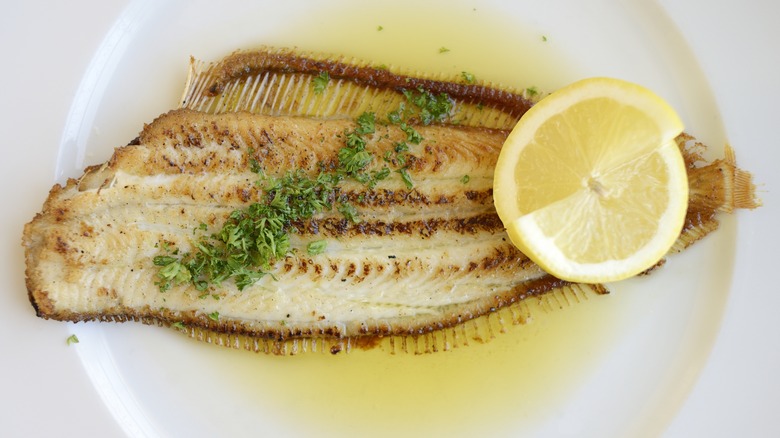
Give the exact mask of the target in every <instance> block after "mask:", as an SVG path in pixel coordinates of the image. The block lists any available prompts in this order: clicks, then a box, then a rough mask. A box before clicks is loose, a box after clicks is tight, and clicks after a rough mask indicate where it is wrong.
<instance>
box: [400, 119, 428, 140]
mask: <svg viewBox="0 0 780 438" xmlns="http://www.w3.org/2000/svg"><path fill="white" fill-rule="evenodd" d="M401 131H403V132H405V133H406V141H408V142H409V143H411V144H420V142H422V140H423V137H422V135H420V133H419V132H417V130H416V129H414V128H413V127H412V126H410V125H407V124H406V123H402V124H401Z"/></svg>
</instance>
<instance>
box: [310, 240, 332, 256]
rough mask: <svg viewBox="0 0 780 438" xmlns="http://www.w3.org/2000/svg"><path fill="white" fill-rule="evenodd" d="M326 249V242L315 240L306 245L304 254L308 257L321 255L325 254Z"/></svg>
mask: <svg viewBox="0 0 780 438" xmlns="http://www.w3.org/2000/svg"><path fill="white" fill-rule="evenodd" d="M327 247H328V241H327V240H315V241H314V242H309V244H308V245H306V252H308V253H309V255H317V254H322V253H323V252H325V248H327Z"/></svg>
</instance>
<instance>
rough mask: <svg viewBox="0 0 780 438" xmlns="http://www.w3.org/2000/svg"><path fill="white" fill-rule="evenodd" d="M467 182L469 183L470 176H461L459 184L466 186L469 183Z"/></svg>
mask: <svg viewBox="0 0 780 438" xmlns="http://www.w3.org/2000/svg"><path fill="white" fill-rule="evenodd" d="M469 181H471V177H470V176H468V175H463V176H462V177H461V178H460V182H461V184H468V183H469Z"/></svg>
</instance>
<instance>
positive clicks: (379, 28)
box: [376, 25, 384, 32]
mask: <svg viewBox="0 0 780 438" xmlns="http://www.w3.org/2000/svg"><path fill="white" fill-rule="evenodd" d="M382 29H384V27H382V25H379V26H377V27H376V30H377V32H381V31H382Z"/></svg>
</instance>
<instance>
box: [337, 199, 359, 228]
mask: <svg viewBox="0 0 780 438" xmlns="http://www.w3.org/2000/svg"><path fill="white" fill-rule="evenodd" d="M338 210H339V213H341V214H342V215H344V217H345V218H347V220H348V221H350V222H352V223H355V224H357V223H360V218H359V217H358V215H357V209H355V206H354V205H352V204H340V205H339V207H338Z"/></svg>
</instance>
